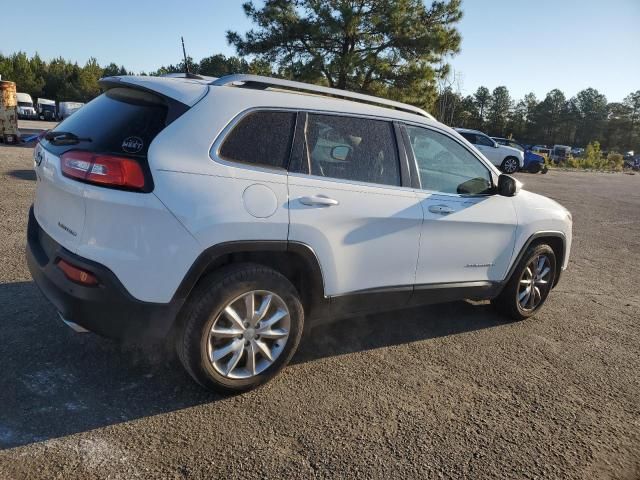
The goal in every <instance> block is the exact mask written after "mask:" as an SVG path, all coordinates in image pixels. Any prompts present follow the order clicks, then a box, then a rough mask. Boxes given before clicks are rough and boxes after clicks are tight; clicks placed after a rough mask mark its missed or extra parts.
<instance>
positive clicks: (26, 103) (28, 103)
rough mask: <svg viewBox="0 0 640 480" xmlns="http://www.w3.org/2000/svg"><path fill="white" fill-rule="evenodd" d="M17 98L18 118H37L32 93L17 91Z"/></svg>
mask: <svg viewBox="0 0 640 480" xmlns="http://www.w3.org/2000/svg"><path fill="white" fill-rule="evenodd" d="M16 98H17V100H18V118H20V119H29V120H33V119H35V118H37V115H36V109H35V108H33V99H32V98H31V95H29V94H28V93H16Z"/></svg>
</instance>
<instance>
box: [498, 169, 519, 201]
mask: <svg viewBox="0 0 640 480" xmlns="http://www.w3.org/2000/svg"><path fill="white" fill-rule="evenodd" d="M521 186H522V184H521V183H520V182H519V181H518V180H516V179H515V178H513V177H511V176H509V175H505V174H502V175H500V176H499V177H498V195H502V196H503V197H513V196H514V195H517V193H518V192H519V191H520V187H521Z"/></svg>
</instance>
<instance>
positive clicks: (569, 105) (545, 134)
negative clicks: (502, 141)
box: [434, 82, 640, 152]
mask: <svg viewBox="0 0 640 480" xmlns="http://www.w3.org/2000/svg"><path fill="white" fill-rule="evenodd" d="M452 84H453V82H448V83H446V84H445V85H444V87H443V88H442V89H441V91H440V92H439V95H438V100H437V101H436V104H435V105H434V107H435V109H434V110H435V115H436V116H437V118H438V119H439V120H440V121H442V122H444V123H447V124H448V125H454V126H459V127H466V128H474V129H478V130H482V131H484V132H486V133H488V134H489V135H491V136H500V137H513V138H515V139H517V140H519V141H521V142H523V143H528V144H544V145H554V144H561V145H571V146H580V147H585V146H586V145H587V144H588V143H589V142H593V141H597V142H599V143H600V145H602V147H603V148H604V149H606V150H611V151H614V150H615V151H618V152H626V151H629V150H635V151H639V150H640V90H637V91H635V92H632V93H629V94H628V95H627V96H626V97H625V98H624V99H623V101H622V102H608V101H607V97H606V96H605V95H603V94H602V93H600V92H598V90H596V89H594V88H586V89H584V90H581V91H580V92H578V93H577V94H576V95H575V96H573V97H571V98H567V96H566V95H565V94H564V93H563V92H562V91H561V90H558V89H553V90H551V91H550V92H549V93H547V95H546V96H545V98H544V99H542V100H538V99H537V98H536V96H535V95H534V94H533V93H529V94H527V95H525V96H524V98H522V99H519V100H516V99H513V98H512V97H511V95H510V94H509V90H508V88H507V87H505V86H499V87H496V88H495V89H493V91H490V90H489V89H488V88H487V87H484V86H481V87H478V89H477V90H476V92H475V93H474V94H473V95H466V96H465V95H462V94H460V93H459V92H456V91H454V90H455V89H454V86H453V85H452Z"/></svg>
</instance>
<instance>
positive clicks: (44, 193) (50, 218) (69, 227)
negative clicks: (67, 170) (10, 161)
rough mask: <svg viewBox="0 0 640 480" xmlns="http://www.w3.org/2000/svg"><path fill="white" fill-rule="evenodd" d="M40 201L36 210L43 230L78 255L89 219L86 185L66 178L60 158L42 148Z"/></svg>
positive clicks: (38, 163)
mask: <svg viewBox="0 0 640 480" xmlns="http://www.w3.org/2000/svg"><path fill="white" fill-rule="evenodd" d="M33 155H34V161H35V165H34V168H35V171H36V176H37V180H36V198H35V201H34V205H33V209H34V214H35V217H36V220H38V223H39V224H40V226H41V227H42V229H43V230H44V231H45V232H46V233H47V234H49V235H50V236H51V237H52V238H53V239H54V240H55V241H56V242H58V243H59V244H60V245H62V246H63V247H64V248H66V249H67V250H70V251H71V252H74V253H75V250H76V247H77V245H78V242H79V240H80V237H81V236H82V230H83V228H84V219H85V205H84V197H83V194H84V184H83V183H81V182H76V181H73V180H71V179H69V178H66V177H64V176H62V172H61V170H60V158H59V157H57V156H56V155H54V154H53V153H51V152H48V151H47V150H45V149H44V148H42V146H41V145H40V144H38V145H36V148H35V149H34V152H33Z"/></svg>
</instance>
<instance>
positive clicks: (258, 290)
mask: <svg viewBox="0 0 640 480" xmlns="http://www.w3.org/2000/svg"><path fill="white" fill-rule="evenodd" d="M101 86H102V88H103V89H104V90H105V93H103V94H102V95H101V96H99V97H98V98H96V99H95V100H93V101H92V102H91V103H89V104H87V105H86V106H85V107H83V108H82V109H80V110H79V111H78V112H77V113H75V114H74V115H72V116H71V117H69V118H68V119H66V120H65V121H63V122H62V123H61V124H60V125H58V126H57V127H56V128H55V129H54V130H53V131H51V132H49V133H47V134H46V135H45V136H44V137H43V138H42V139H41V141H40V143H39V144H38V145H37V147H36V149H35V151H34V157H35V171H36V174H37V184H36V185H37V187H36V198H35V202H34V205H33V208H32V210H31V212H30V218H29V228H28V246H27V258H28V264H29V268H30V270H31V273H32V275H33V278H34V280H35V281H36V283H37V284H38V285H39V287H40V289H41V290H42V291H43V292H44V294H45V296H46V297H47V298H48V299H49V300H50V301H51V302H52V303H53V304H54V305H55V307H56V308H57V310H58V311H59V312H60V316H61V317H62V319H63V320H64V321H65V322H66V323H67V324H68V325H70V326H71V327H73V328H74V329H76V330H78V331H84V330H91V331H94V332H97V333H99V334H102V335H105V336H109V337H115V338H119V339H125V340H128V339H136V340H137V339H150V338H166V337H169V338H172V339H174V340H175V343H176V346H177V351H178V354H179V357H180V359H181V361H182V363H183V364H184V366H185V368H186V370H187V371H188V372H189V373H190V374H191V375H192V376H193V378H194V379H195V380H197V381H198V382H199V383H201V384H202V385H204V386H206V387H209V388H215V389H218V390H224V391H241V390H246V389H249V388H252V387H254V386H257V385H259V384H261V383H263V382H265V381H267V380H268V379H269V378H271V377H272V376H274V375H275V374H276V373H277V372H278V371H279V370H280V369H282V368H283V367H284V366H285V365H286V364H287V362H288V361H289V360H290V359H291V357H292V355H293V354H294V352H295V350H296V348H297V346H298V343H299V341H300V338H301V335H302V333H303V330H304V331H308V330H309V328H310V327H311V326H312V325H313V324H315V323H317V322H320V321H323V320H327V319H331V318H344V317H346V316H348V315H354V314H361V313H365V312H371V311H376V312H379V311H382V310H388V309H395V308H401V307H406V306H411V305H423V304H427V303H434V302H446V301H452V300H459V299H475V300H480V299H490V300H491V301H492V302H493V303H495V304H496V306H497V307H499V308H500V309H501V310H502V311H503V312H505V313H506V314H507V315H508V316H510V317H511V318H514V319H522V318H525V317H529V316H530V315H532V314H534V313H535V312H536V311H537V310H538V309H539V308H540V307H541V305H542V304H543V303H544V301H545V299H546V298H547V295H548V294H549V292H550V291H551V288H552V287H553V286H554V285H555V284H556V283H557V282H558V279H559V277H560V272H561V270H562V269H564V268H565V267H566V265H567V262H568V258H569V249H570V246H571V215H570V214H569V212H568V211H567V210H565V209H564V208H563V207H561V206H560V205H558V204H557V203H556V202H554V201H552V200H549V199H547V198H545V197H541V196H539V195H536V194H533V193H529V192H526V191H524V190H520V184H519V183H518V182H517V181H516V180H515V179H513V178H511V177H509V176H507V175H501V174H500V172H499V171H498V170H497V169H496V168H495V167H494V166H493V165H491V163H489V162H487V160H486V159H485V158H484V157H483V156H482V155H480V154H479V153H478V152H477V150H476V149H475V148H473V147H472V146H471V144H469V143H468V142H467V141H466V140H464V139H463V138H462V137H461V136H460V135H458V134H457V133H456V132H455V131H453V130H452V129H450V128H448V127H446V126H444V125H442V124H441V123H438V122H437V121H435V120H434V119H433V117H431V115H429V114H427V113H425V112H424V111H422V110H420V109H417V108H415V107H411V106H409V105H404V104H400V103H396V102H391V101H387V100H383V99H379V98H375V97H369V96H365V95H360V94H352V93H349V92H344V91H340V90H333V89H328V88H324V87H318V86H313V85H306V84H302V83H296V82H289V81H285V80H278V79H272V78H265V77H257V76H251V75H232V76H229V77H223V78H220V79H212V78H203V77H201V78H193V77H189V78H175V77H173V78H167V77H134V76H123V77H111V78H106V79H103V80H102V81H101Z"/></svg>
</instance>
